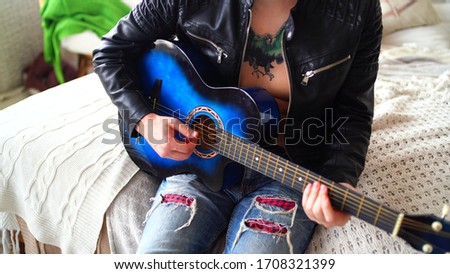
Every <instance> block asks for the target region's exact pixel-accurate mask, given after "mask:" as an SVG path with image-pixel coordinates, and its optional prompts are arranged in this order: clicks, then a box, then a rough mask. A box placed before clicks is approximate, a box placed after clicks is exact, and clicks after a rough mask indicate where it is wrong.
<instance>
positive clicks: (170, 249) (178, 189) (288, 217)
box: [137, 171, 315, 254]
mask: <svg viewBox="0 0 450 274" xmlns="http://www.w3.org/2000/svg"><path fill="white" fill-rule="evenodd" d="M243 186H244V187H243ZM152 201H153V205H152V208H151V209H150V211H149V212H148V214H147V218H146V224H145V228H144V230H143V233H142V237H141V241H140V244H139V247H138V250H137V253H178V254H184V253H196V254H198V253H209V252H211V250H212V249H213V248H214V246H215V245H216V243H217V240H218V239H219V237H221V235H223V233H225V231H226V243H225V248H224V250H223V252H224V253H257V254H264V253H266V254H273V253H303V252H304V251H305V249H306V248H307V247H308V244H309V241H310V239H311V237H312V234H313V232H314V228H315V223H314V222H312V221H310V220H309V219H308V217H307V216H306V215H305V213H304V211H303V209H302V206H301V193H299V192H298V191H295V190H293V189H291V188H290V187H287V186H284V185H282V184H280V183H278V182H276V181H274V180H273V179H270V178H267V177H265V176H263V175H261V174H259V173H256V172H253V171H248V172H247V175H246V177H245V179H244V181H243V182H242V184H241V185H236V186H234V187H232V188H229V189H225V190H222V191H219V192H213V191H210V190H209V189H208V188H207V187H206V186H205V185H203V184H202V183H201V182H199V181H198V180H197V176H196V175H194V174H182V175H176V176H172V177H169V178H166V179H165V180H164V181H163V182H162V183H161V185H160V187H159V189H158V191H157V193H156V196H155V197H154V198H152Z"/></svg>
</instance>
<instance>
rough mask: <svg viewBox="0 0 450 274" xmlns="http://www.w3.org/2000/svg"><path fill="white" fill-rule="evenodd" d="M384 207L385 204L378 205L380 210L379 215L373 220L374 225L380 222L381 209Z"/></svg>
mask: <svg viewBox="0 0 450 274" xmlns="http://www.w3.org/2000/svg"><path fill="white" fill-rule="evenodd" d="M382 209H383V205H382V204H380V205H379V206H378V211H377V215H376V216H375V220H374V221H373V225H376V223H377V222H378V218H379V217H380V214H381V210H382Z"/></svg>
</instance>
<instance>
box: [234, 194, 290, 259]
mask: <svg viewBox="0 0 450 274" xmlns="http://www.w3.org/2000/svg"><path fill="white" fill-rule="evenodd" d="M297 207H298V205H297V202H296V201H293V200H292V199H289V198H286V197H277V196H256V197H255V198H254V200H253V201H252V203H251V204H250V206H249V208H248V209H247V212H246V213H245V215H244V218H243V220H242V222H241V224H240V228H239V231H238V233H237V234H236V238H235V240H234V243H233V247H234V246H235V245H236V244H237V242H238V240H239V238H240V237H241V234H242V233H244V232H246V231H253V232H255V233H265V234H269V235H273V236H274V237H275V238H278V239H279V238H282V237H285V238H286V240H287V244H288V246H289V250H290V252H291V253H292V243H291V241H290V233H291V230H290V228H291V227H292V226H293V224H294V219H295V212H296V211H297Z"/></svg>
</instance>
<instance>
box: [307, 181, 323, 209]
mask: <svg viewBox="0 0 450 274" xmlns="http://www.w3.org/2000/svg"><path fill="white" fill-rule="evenodd" d="M319 188H320V183H319V182H317V181H315V182H314V183H313V185H312V188H311V192H310V194H309V197H308V200H307V201H306V207H305V210H306V211H309V212H310V213H311V214H312V215H314V213H313V211H312V209H313V208H314V204H315V202H316V200H317V196H318V194H319Z"/></svg>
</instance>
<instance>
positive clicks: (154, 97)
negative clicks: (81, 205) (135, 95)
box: [126, 40, 450, 253]
mask: <svg viewBox="0 0 450 274" xmlns="http://www.w3.org/2000/svg"><path fill="white" fill-rule="evenodd" d="M200 56H201V55H200V54H196V53H195V51H192V50H191V49H190V48H189V47H186V46H184V45H178V44H174V43H172V42H169V41H162V40H160V41H157V43H156V47H155V48H154V49H152V50H151V51H149V52H148V53H146V54H145V56H144V57H143V62H142V68H141V79H142V80H143V90H145V91H146V92H148V93H147V94H146V96H147V97H148V100H149V104H151V105H152V106H153V109H154V111H155V112H156V113H157V114H158V115H163V116H170V117H174V118H177V119H179V120H180V121H182V122H184V123H185V124H187V125H189V126H190V127H191V128H193V129H195V130H196V131H198V132H199V133H200V140H201V141H200V144H199V145H198V146H197V148H196V150H195V153H194V154H192V156H191V157H190V158H189V159H187V160H185V161H175V160H171V159H166V158H161V157H160V156H159V155H158V154H157V153H156V152H155V151H154V150H153V149H152V147H151V146H150V145H149V144H148V143H147V142H146V141H145V139H144V138H142V137H140V136H135V137H131V138H130V139H129V140H128V139H127V140H126V141H127V142H128V143H127V145H126V148H127V150H128V152H129V154H130V156H131V157H132V158H133V160H134V161H135V162H136V163H137V164H138V165H139V166H140V167H141V168H142V169H144V170H148V171H151V170H156V171H157V173H158V175H159V176H160V177H167V176H170V175H175V174H180V173H186V172H190V173H195V174H197V175H198V177H199V178H200V179H201V180H202V182H203V183H204V184H206V185H207V186H208V187H209V188H210V189H212V190H214V191H219V190H221V189H223V188H227V187H230V186H232V185H233V184H235V183H238V182H240V180H241V178H242V177H243V175H244V170H245V168H244V167H247V168H250V169H253V170H255V171H257V172H260V173H261V174H264V175H266V176H268V177H270V178H273V179H275V180H277V181H279V182H280V183H281V184H286V185H289V186H291V187H292V188H295V189H297V190H299V191H300V192H302V191H303V189H304V188H305V187H306V185H307V184H308V183H312V182H314V181H320V182H321V183H322V184H325V185H326V186H327V187H328V189H329V195H330V200H331V202H332V204H333V206H334V207H335V208H336V209H340V210H343V211H345V212H348V213H350V214H352V215H353V216H355V217H357V218H359V219H362V220H364V221H366V222H368V223H370V224H372V225H374V226H376V227H378V228H381V229H383V230H385V231H387V232H389V233H391V234H392V235H393V236H399V237H401V238H403V239H404V240H406V241H407V242H408V243H409V244H410V245H411V246H413V247H414V248H416V249H417V250H420V251H422V252H424V253H448V252H450V223H449V222H448V221H446V220H445V219H444V217H445V215H446V214H447V213H448V211H449V209H448V207H445V208H446V209H445V210H444V212H443V216H442V217H441V218H438V217H436V216H433V215H426V216H409V215H406V214H404V213H400V212H398V211H395V210H393V209H390V208H388V207H386V206H384V205H382V204H380V203H378V202H376V201H374V200H372V199H370V198H368V197H366V196H365V195H362V194H360V193H358V192H355V191H353V190H350V189H348V188H346V187H343V186H342V185H341V184H339V183H335V182H333V181H331V180H329V179H326V178H323V177H322V176H320V175H319V174H316V173H314V172H312V171H310V170H307V169H305V168H303V167H301V166H299V165H296V164H294V163H292V162H290V161H288V160H286V159H284V158H281V157H279V156H278V155H276V154H273V153H271V152H269V151H267V150H265V149H263V148H261V147H260V146H258V144H257V143H258V142H259V141H260V140H262V139H264V140H266V141H267V140H268V142H269V143H271V142H272V141H273V140H274V138H276V136H271V134H270V133H273V132H275V131H276V128H274V127H276V122H277V119H278V117H279V113H278V110H277V105H276V103H275V101H274V100H273V98H272V97H271V96H270V94H269V93H267V92H266V91H264V90H262V89H258V88H252V89H245V90H244V89H240V88H236V87H215V86H214V87H213V86H212V85H214V83H213V84H212V85H208V84H206V83H205V81H204V80H203V79H208V80H210V79H212V78H213V77H214V75H210V76H206V77H207V78H205V75H206V74H207V72H209V71H213V70H212V69H211V68H209V67H208V66H206V65H205V64H207V63H206V62H204V61H203V60H202V59H201V57H200ZM157 141H158V140H157ZM159 141H163V140H159Z"/></svg>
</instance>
